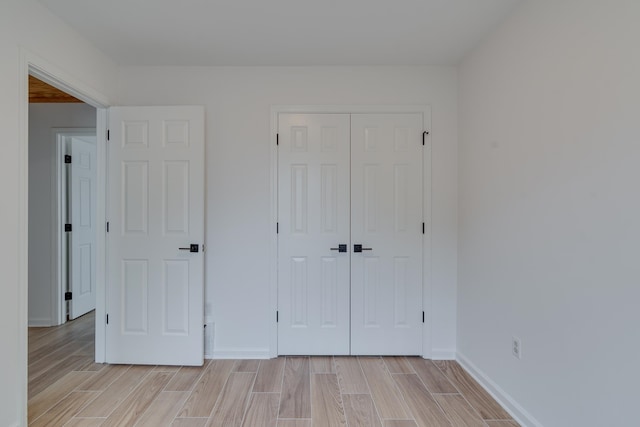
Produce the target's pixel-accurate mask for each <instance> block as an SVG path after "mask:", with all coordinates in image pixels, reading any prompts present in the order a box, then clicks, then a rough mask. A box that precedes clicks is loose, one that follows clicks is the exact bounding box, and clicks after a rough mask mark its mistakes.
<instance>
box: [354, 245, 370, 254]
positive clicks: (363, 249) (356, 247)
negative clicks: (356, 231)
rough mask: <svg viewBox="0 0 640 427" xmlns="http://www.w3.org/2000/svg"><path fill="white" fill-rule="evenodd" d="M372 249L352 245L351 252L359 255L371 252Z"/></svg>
mask: <svg viewBox="0 0 640 427" xmlns="http://www.w3.org/2000/svg"><path fill="white" fill-rule="evenodd" d="M372 250H373V248H363V247H362V245H353V252H355V253H361V252H362V251H372Z"/></svg>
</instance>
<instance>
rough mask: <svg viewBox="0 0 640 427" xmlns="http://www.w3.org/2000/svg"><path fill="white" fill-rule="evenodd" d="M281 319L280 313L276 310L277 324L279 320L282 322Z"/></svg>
mask: <svg viewBox="0 0 640 427" xmlns="http://www.w3.org/2000/svg"><path fill="white" fill-rule="evenodd" d="M279 317H280V315H279V312H278V311H277V310H276V323H278V320H280V319H279Z"/></svg>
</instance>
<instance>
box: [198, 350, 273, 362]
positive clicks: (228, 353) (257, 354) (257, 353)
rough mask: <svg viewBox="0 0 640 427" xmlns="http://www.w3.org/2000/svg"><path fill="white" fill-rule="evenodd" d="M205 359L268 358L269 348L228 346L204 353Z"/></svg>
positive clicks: (269, 355)
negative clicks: (211, 352)
mask: <svg viewBox="0 0 640 427" xmlns="http://www.w3.org/2000/svg"><path fill="white" fill-rule="evenodd" d="M204 357H205V359H270V358H271V349H268V348H248V349H247V348H228V349H226V350H215V351H214V352H213V355H208V354H205V356H204Z"/></svg>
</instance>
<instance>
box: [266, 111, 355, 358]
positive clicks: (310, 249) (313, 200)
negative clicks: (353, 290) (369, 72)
mask: <svg viewBox="0 0 640 427" xmlns="http://www.w3.org/2000/svg"><path fill="white" fill-rule="evenodd" d="M278 121H279V146H278V194H279V204H278V212H279V214H278V215H279V217H278V221H279V223H278V227H279V231H278V233H279V234H278V274H279V276H278V277H279V279H278V281H279V286H278V314H279V321H278V352H279V353H280V354H349V275H350V270H349V269H350V259H349V251H348V247H349V243H350V242H349V115H346V114H342V115H339V114H280V115H279V120H278ZM340 245H345V246H344V252H340V250H339V249H340Z"/></svg>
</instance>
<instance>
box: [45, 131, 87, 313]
mask: <svg viewBox="0 0 640 427" xmlns="http://www.w3.org/2000/svg"><path fill="white" fill-rule="evenodd" d="M51 132H52V134H53V135H52V138H53V142H54V144H55V146H54V156H53V157H52V159H51V161H52V169H51V170H52V171H53V176H52V179H51V194H52V198H51V229H52V230H53V236H52V239H51V272H52V275H53V280H54V286H53V288H54V292H52V293H51V294H52V299H53V300H52V302H51V304H52V305H51V309H52V311H51V313H52V316H51V318H52V319H53V320H54V321H55V322H56V325H62V324H63V323H66V322H67V319H66V316H65V314H66V313H65V308H66V301H65V300H64V298H63V297H64V292H65V291H64V288H65V284H66V283H65V282H66V279H67V276H66V275H67V273H68V272H67V271H65V269H64V265H65V262H66V259H67V254H66V251H65V250H64V248H65V247H66V244H65V238H64V232H63V231H62V227H61V226H60V225H61V224H62V223H63V222H62V221H63V220H64V213H65V209H66V207H65V206H64V202H65V200H66V197H67V188H66V186H65V182H64V181H63V179H65V178H66V175H67V171H66V170H65V168H64V167H63V163H62V162H61V159H62V155H63V151H64V150H65V147H64V145H65V143H66V140H65V139H66V138H67V137H73V136H79V137H83V136H92V137H96V141H97V133H96V128H54V129H52V131H51ZM96 144H97V142H96ZM96 279H97V277H96Z"/></svg>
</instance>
